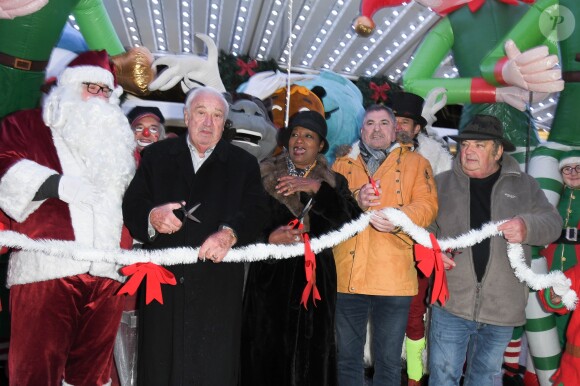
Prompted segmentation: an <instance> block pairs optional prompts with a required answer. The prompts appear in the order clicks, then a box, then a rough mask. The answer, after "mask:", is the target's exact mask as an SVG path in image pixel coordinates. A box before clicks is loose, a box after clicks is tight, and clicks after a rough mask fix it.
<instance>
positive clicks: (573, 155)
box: [558, 150, 580, 170]
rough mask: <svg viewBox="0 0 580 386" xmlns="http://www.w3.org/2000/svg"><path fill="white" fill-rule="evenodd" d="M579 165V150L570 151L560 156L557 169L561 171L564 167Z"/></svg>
mask: <svg viewBox="0 0 580 386" xmlns="http://www.w3.org/2000/svg"><path fill="white" fill-rule="evenodd" d="M574 164H580V150H570V151H567V152H566V153H564V154H562V155H561V156H560V163H559V164H558V168H559V169H560V170H562V168H563V167H564V166H567V165H574Z"/></svg>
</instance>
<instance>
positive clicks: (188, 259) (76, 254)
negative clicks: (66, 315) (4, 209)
mask: <svg viewBox="0 0 580 386" xmlns="http://www.w3.org/2000/svg"><path fill="white" fill-rule="evenodd" d="M382 211H383V213H384V214H385V215H386V216H387V217H388V219H389V220H390V221H391V222H392V223H393V224H394V225H395V226H398V227H401V230H402V231H403V232H405V233H407V234H408V235H409V236H411V238H413V240H415V241H416V242H417V243H419V244H421V245H423V246H425V247H427V248H431V247H432V245H431V240H430V237H429V233H428V232H427V231H426V230H425V229H423V228H421V227H419V226H417V225H415V224H414V223H413V222H412V221H411V220H410V219H409V218H408V217H407V215H405V214H404V213H403V212H402V211H400V210H397V209H393V208H386V209H383V210H382ZM372 213H373V212H372V211H371V212H366V213H364V214H362V215H361V216H360V217H359V218H358V219H356V220H353V221H351V222H349V223H346V224H344V225H343V226H342V227H341V228H340V229H338V230H336V231H332V232H329V233H327V234H325V235H322V236H321V237H319V238H316V239H312V240H311V247H312V251H313V252H314V253H318V252H320V251H322V250H324V249H327V248H331V247H333V246H335V245H337V244H339V243H341V242H343V241H345V240H347V239H349V238H351V237H352V236H354V235H356V234H357V233H359V232H361V231H362V230H364V229H365V228H366V227H367V226H368V225H369V220H370V217H371V215H372ZM504 222H505V220H504V221H499V222H490V223H487V224H485V225H484V226H483V227H481V229H478V230H471V231H469V232H467V233H465V234H463V235H460V236H458V237H456V238H449V239H443V240H438V242H439V246H440V248H441V250H448V249H451V250H456V249H462V248H467V247H470V246H472V245H475V244H477V243H479V242H480V241H482V240H484V239H486V238H488V237H492V236H499V235H501V232H500V231H498V230H497V227H498V226H499V225H501V224H502V223H504ZM0 245H4V246H7V247H9V248H16V249H22V250H28V251H36V252H41V253H44V254H47V255H50V256H55V257H60V258H66V259H74V260H79V261H93V262H107V263H116V264H120V265H131V264H135V263H139V262H151V263H154V264H158V265H174V264H192V263H196V262H197V261H198V257H197V256H198V253H199V248H189V247H180V248H168V249H163V250H143V249H140V250H130V251H129V250H122V249H110V250H97V249H94V248H91V247H83V246H81V245H78V244H77V243H75V242H73V241H62V240H33V239H30V238H29V237H27V236H25V235H22V234H20V233H17V232H13V231H2V232H0ZM507 251H508V258H509V261H510V265H511V267H512V268H513V270H514V273H515V275H516V277H517V278H518V280H520V281H521V282H524V283H526V284H527V285H528V286H529V287H530V288H531V289H533V290H536V291H538V290H541V289H544V288H549V287H555V286H556V287H558V288H560V289H561V288H567V289H566V290H559V291H558V292H561V293H560V295H561V297H562V302H563V303H564V305H565V306H566V308H568V309H570V310H573V309H574V308H575V307H576V302H577V300H578V296H577V294H576V292H575V291H574V290H572V289H571V288H570V283H569V280H567V278H566V276H565V275H564V274H563V273H562V272H561V271H552V272H550V273H548V274H536V273H534V272H533V271H532V270H531V268H530V267H528V266H527V264H526V261H525V256H524V252H523V248H522V246H521V244H511V243H508V248H507ZM303 253H304V247H303V245H302V244H301V243H295V244H291V245H285V244H284V245H275V244H263V243H260V244H252V245H247V246H245V247H239V248H233V249H231V250H230V251H229V252H228V254H227V255H226V257H225V258H224V260H223V261H224V262H253V261H261V260H267V259H287V258H291V257H295V256H300V255H302V254H303Z"/></svg>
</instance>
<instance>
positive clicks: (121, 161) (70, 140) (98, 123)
mask: <svg viewBox="0 0 580 386" xmlns="http://www.w3.org/2000/svg"><path fill="white" fill-rule="evenodd" d="M59 107H60V109H59V110H60V113H61V114H63V116H64V119H61V118H62V117H58V118H59V119H57V121H59V123H60V122H62V124H61V125H58V126H57V125H53V126H52V129H53V130H54V131H55V132H56V133H58V134H60V135H61V136H62V139H63V141H64V142H65V143H66V145H67V147H68V148H69V149H70V150H71V152H72V153H73V154H74V156H75V158H77V160H78V161H80V163H81V165H83V166H84V172H85V173H86V174H85V175H84V176H85V177H86V178H87V179H88V180H89V181H90V182H92V183H93V184H95V185H97V186H108V185H110V184H115V185H116V188H117V189H125V188H126V187H127V185H128V183H129V181H130V179H131V178H132V177H133V174H134V172H135V159H134V155H133V152H134V150H135V146H136V145H135V138H134V136H133V132H132V131H131V128H130V126H129V123H128V122H127V118H125V116H124V115H123V113H122V111H121V109H120V108H119V107H118V106H115V105H111V104H109V103H107V102H105V101H103V100H101V99H99V98H92V99H90V100H88V101H66V102H64V101H61V103H60V106H59Z"/></svg>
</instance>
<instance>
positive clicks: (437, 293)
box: [415, 233, 449, 305]
mask: <svg viewBox="0 0 580 386" xmlns="http://www.w3.org/2000/svg"><path fill="white" fill-rule="evenodd" d="M429 237H430V238H431V245H432V246H433V247H432V248H427V247H424V246H422V245H421V244H415V260H417V268H419V270H420V271H421V272H423V274H424V275H425V276H428V277H429V276H431V273H433V270H435V279H434V282H433V289H432V292H431V304H433V303H435V302H436V301H437V300H438V301H439V302H440V303H441V305H445V302H446V301H447V300H448V299H449V289H448V288H447V276H446V275H445V267H444V266H443V259H442V257H441V248H440V247H439V243H438V242H437V239H436V238H435V235H434V234H432V233H431V234H429Z"/></svg>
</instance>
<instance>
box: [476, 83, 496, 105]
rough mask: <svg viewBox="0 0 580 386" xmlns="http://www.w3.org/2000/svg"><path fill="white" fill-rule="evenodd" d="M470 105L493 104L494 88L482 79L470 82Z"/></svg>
mask: <svg viewBox="0 0 580 386" xmlns="http://www.w3.org/2000/svg"><path fill="white" fill-rule="evenodd" d="M470 97H471V103H495V87H494V86H492V85H490V84H489V83H487V82H486V81H485V80H484V79H483V78H473V79H472V80H471V94H470Z"/></svg>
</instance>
